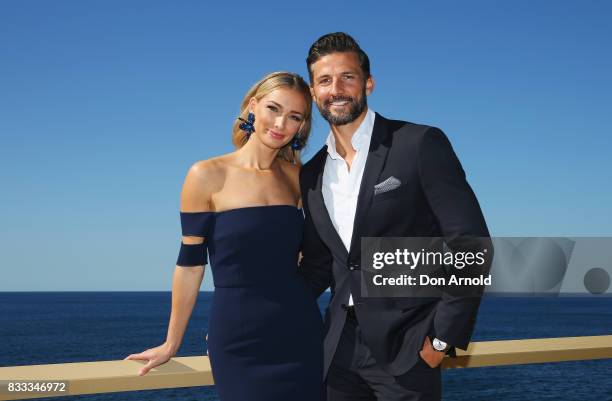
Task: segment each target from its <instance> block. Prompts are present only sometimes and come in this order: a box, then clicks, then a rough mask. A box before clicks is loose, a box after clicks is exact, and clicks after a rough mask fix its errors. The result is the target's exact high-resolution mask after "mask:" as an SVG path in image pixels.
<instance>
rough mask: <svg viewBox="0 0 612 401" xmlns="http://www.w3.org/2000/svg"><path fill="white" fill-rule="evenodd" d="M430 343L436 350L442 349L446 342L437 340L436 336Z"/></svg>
mask: <svg viewBox="0 0 612 401" xmlns="http://www.w3.org/2000/svg"><path fill="white" fill-rule="evenodd" d="M432 345H433V347H434V349H435V350H437V351H444V349H446V343H445V342H444V341H440V340H438V339H437V338H434V340H433V343H432Z"/></svg>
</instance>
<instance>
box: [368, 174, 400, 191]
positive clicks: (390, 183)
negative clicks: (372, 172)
mask: <svg viewBox="0 0 612 401" xmlns="http://www.w3.org/2000/svg"><path fill="white" fill-rule="evenodd" d="M401 185H402V182H401V181H400V180H399V179H398V178H395V177H393V176H391V177H389V178H387V179H386V180H384V181H383V182H381V183H378V184H376V185H374V196H376V195H378V194H382V193H385V192H389V191H393V190H394V189H396V188H399V187H400V186H401Z"/></svg>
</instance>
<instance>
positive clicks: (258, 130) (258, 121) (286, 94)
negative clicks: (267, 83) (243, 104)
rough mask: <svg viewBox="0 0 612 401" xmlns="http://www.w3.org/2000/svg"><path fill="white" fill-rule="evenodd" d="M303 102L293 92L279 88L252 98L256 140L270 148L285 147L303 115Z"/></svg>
mask: <svg viewBox="0 0 612 401" xmlns="http://www.w3.org/2000/svg"><path fill="white" fill-rule="evenodd" d="M306 107H307V106H306V99H304V95H302V94H301V93H300V92H298V91H297V90H294V89H289V88H281V89H276V90H274V91H272V92H270V93H268V94H267V95H266V96H264V97H263V98H261V99H259V100H256V99H251V102H250V103H249V110H251V111H253V113H254V114H255V132H254V134H253V135H257V138H258V139H259V140H260V141H261V142H262V143H263V144H265V145H267V146H269V147H270V148H273V149H280V148H282V147H283V146H285V145H287V144H288V143H289V142H290V141H291V140H292V139H293V137H294V136H295V134H297V132H298V131H299V129H300V127H301V126H302V123H303V121H304V118H305V116H306V110H307V109H306Z"/></svg>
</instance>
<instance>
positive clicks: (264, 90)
mask: <svg viewBox="0 0 612 401" xmlns="http://www.w3.org/2000/svg"><path fill="white" fill-rule="evenodd" d="M281 88H289V89H294V90H296V91H298V92H300V93H301V94H302V95H303V96H304V100H306V112H305V114H304V120H303V121H302V125H301V126H300V129H299V131H298V133H297V135H299V138H300V140H301V142H302V143H303V144H304V145H305V144H306V142H307V141H308V137H309V136H310V127H311V124H312V97H311V95H310V88H309V87H308V84H307V83H306V82H305V81H304V79H303V78H302V77H301V76H299V75H298V74H294V73H292V72H285V71H279V72H273V73H270V74H268V75H266V76H265V77H263V78H262V79H261V80H260V81H258V82H257V83H255V85H253V86H252V87H251V89H249V91H248V92H247V93H246V95H245V96H244V99H243V100H242V103H241V105H240V115H239V117H240V118H242V119H245V120H246V119H247V115H248V114H249V110H248V105H249V101H250V100H251V98H255V99H257V100H258V101H259V100H260V99H262V98H263V97H264V96H266V95H268V94H269V93H271V92H273V91H275V90H277V89H281ZM241 123H242V121H240V120H238V119H236V121H234V125H233V126H232V143H233V144H234V146H236V149H239V148H241V147H243V146H244V144H245V143H246V142H247V140H248V139H247V137H246V135H245V134H244V131H242V130H241V129H240V124H241ZM277 157H279V158H281V159H283V160H286V161H288V162H290V163H293V164H298V165H299V164H300V150H293V149H292V148H291V142H289V143H288V144H287V145H285V146H283V147H282V148H281V149H280V151H279V152H278V156H277Z"/></svg>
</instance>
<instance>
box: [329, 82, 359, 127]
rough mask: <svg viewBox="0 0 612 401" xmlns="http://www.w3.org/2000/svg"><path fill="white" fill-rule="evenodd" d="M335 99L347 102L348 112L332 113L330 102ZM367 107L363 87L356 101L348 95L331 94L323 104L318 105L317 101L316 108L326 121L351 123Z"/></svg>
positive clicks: (343, 123) (338, 123) (341, 123)
mask: <svg viewBox="0 0 612 401" xmlns="http://www.w3.org/2000/svg"><path fill="white" fill-rule="evenodd" d="M336 101H341V102H342V101H346V102H349V106H350V107H349V110H348V112H346V113H342V114H332V112H331V111H330V106H331V103H332V102H336ZM367 107H368V100H367V97H366V91H365V89H364V90H363V93H362V94H361V98H360V99H357V101H355V99H353V98H352V97H350V96H332V97H331V98H330V99H328V100H326V101H325V103H324V104H323V106H320V105H319V103H317V108H318V109H319V112H320V113H321V116H323V118H324V119H325V120H327V122H328V123H330V124H331V125H345V124H348V123H352V122H353V121H355V120H356V119H357V117H359V116H360V115H361V113H363V111H364V110H365V109H366V108H367Z"/></svg>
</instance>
